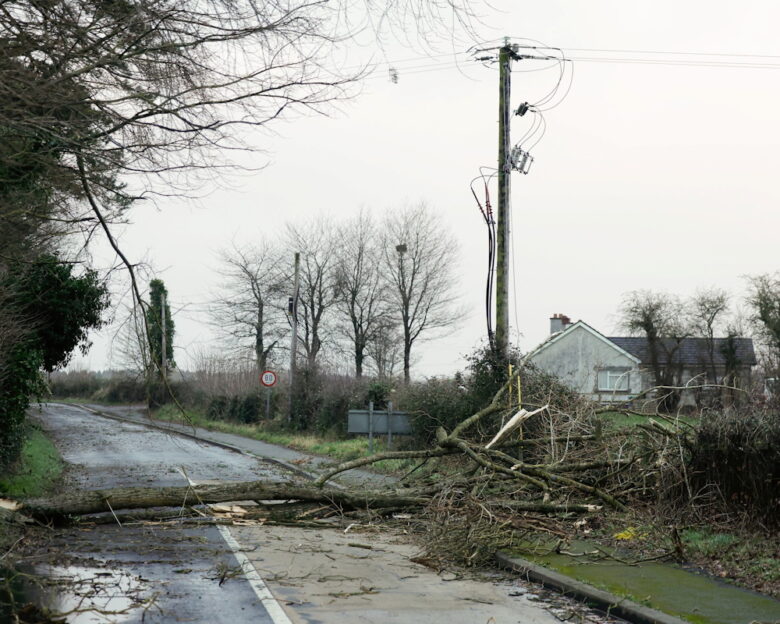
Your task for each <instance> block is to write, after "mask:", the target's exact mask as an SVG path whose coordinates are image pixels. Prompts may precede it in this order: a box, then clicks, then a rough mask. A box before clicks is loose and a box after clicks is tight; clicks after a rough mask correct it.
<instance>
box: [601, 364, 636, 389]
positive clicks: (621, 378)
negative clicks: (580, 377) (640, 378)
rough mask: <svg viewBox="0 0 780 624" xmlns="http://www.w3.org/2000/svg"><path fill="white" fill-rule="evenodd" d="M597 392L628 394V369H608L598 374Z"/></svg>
mask: <svg viewBox="0 0 780 624" xmlns="http://www.w3.org/2000/svg"><path fill="white" fill-rule="evenodd" d="M598 375H599V379H598V381H599V383H598V386H599V392H628V390H629V387H630V386H629V383H628V382H629V379H628V377H629V372H628V369H626V368H622V369H618V368H610V369H603V370H600V371H599V372H598Z"/></svg>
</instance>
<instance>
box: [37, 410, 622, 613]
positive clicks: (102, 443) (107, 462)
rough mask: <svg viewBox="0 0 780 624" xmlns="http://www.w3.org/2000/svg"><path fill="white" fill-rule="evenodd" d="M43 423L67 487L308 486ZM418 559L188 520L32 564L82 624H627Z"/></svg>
mask: <svg viewBox="0 0 780 624" xmlns="http://www.w3.org/2000/svg"><path fill="white" fill-rule="evenodd" d="M34 418H35V419H36V420H37V421H38V422H39V423H40V424H41V426H42V427H44V429H45V430H46V431H47V432H48V434H49V435H50V436H51V437H52V439H53V440H54V442H55V444H56V445H57V446H58V448H59V449H60V451H61V453H62V455H63V458H64V459H65V461H66V462H68V464H69V465H70V466H69V468H68V469H67V471H66V479H65V483H64V486H63V487H65V488H86V489H102V488H107V487H118V486H126V485H147V486H149V485H154V486H167V485H183V484H186V483H187V479H189V480H191V481H194V482H199V483H204V482H209V481H231V480H235V481H243V480H249V479H257V478H260V479H273V480H292V479H295V478H296V477H294V476H293V475H291V474H290V473H289V472H287V471H285V470H284V469H282V468H280V467H279V466H277V465H275V464H273V463H268V462H265V461H261V460H258V459H256V458H253V457H250V456H247V455H245V454H242V453H238V452H233V451H230V450H227V449H224V448H219V447H215V446H213V445H209V444H203V443H201V442H199V441H195V440H191V439H188V438H183V437H181V436H178V435H175V434H172V433H168V432H161V431H158V430H155V429H151V428H149V427H145V426H142V425H140V424H137V423H134V422H117V421H116V420H111V419H107V418H103V417H100V416H96V415H94V414H91V413H89V412H86V411H85V410H83V409H80V408H79V407H76V406H64V405H48V406H44V407H43V408H42V411H41V412H39V413H38V414H36V415H34ZM171 513H172V514H173V515H174V516H175V515H176V511H175V510H174V511H172V512H171ZM212 520H213V519H212ZM239 524H241V523H239ZM415 552H416V549H415V547H414V546H412V545H410V543H409V541H408V539H407V538H405V536H404V535H403V533H402V532H397V531H396V532H394V531H391V530H389V529H385V528H383V527H379V526H373V525H371V524H369V525H366V526H359V525H357V526H351V527H349V528H348V530H346V531H345V530H343V529H342V528H333V529H329V528H327V529H302V528H297V527H280V526H264V525H263V524H262V522H247V523H243V525H239V526H235V525H234V526H230V528H228V526H224V525H223V526H214V525H206V524H198V522H197V519H195V520H194V521H193V519H192V518H189V519H183V518H179V519H177V520H175V521H174V522H170V521H168V522H133V523H125V524H123V525H121V526H120V525H118V524H116V523H112V524H101V525H93V524H80V525H79V526H77V527H70V528H66V529H58V530H49V531H46V532H45V533H44V534H43V535H42V536H40V537H39V543H38V544H36V545H35V546H34V547H29V546H28V547H27V551H26V553H25V555H26V559H27V561H28V562H29V563H30V564H31V565H32V567H33V569H34V571H35V572H36V573H39V574H46V575H47V579H46V580H45V582H44V583H43V585H42V587H41V588H40V589H39V591H38V598H39V604H43V605H46V606H48V607H49V608H51V609H53V610H54V611H56V612H58V613H61V614H66V617H67V621H68V622H69V623H70V624H80V623H85V622H89V623H92V622H116V623H124V622H127V623H135V622H144V623H145V622H151V623H154V624H156V623H158V622H160V623H161V622H194V623H203V624H206V623H209V624H211V623H219V622H229V623H230V624H243V623H245V622H246V623H249V622H251V623H252V624H266V623H270V624H289V623H291V622H292V623H296V624H297V623H301V624H303V623H306V624H353V623H362V622H365V623H367V624H390V623H396V622H404V623H407V622H409V623H414V622H425V623H430V624H439V623H441V624H472V623H482V622H484V623H486V624H487V623H492V624H514V623H529V624H555V623H557V622H559V621H561V619H572V618H574V619H575V620H577V621H580V622H593V623H597V624H603V623H605V622H609V621H614V620H609V619H607V618H604V617H603V616H600V615H598V614H595V613H593V612H590V611H588V610H587V609H583V608H582V607H581V606H578V605H576V604H575V603H572V602H571V601H567V600H565V599H562V598H560V597H555V596H550V595H549V594H546V593H545V592H544V591H540V590H539V589H534V588H533V587H529V586H528V585H527V584H525V583H524V582H522V581H520V580H519V579H512V578H509V577H504V578H503V580H501V581H500V582H490V581H485V580H479V579H464V578H460V577H459V576H458V575H457V574H456V575H455V577H456V578H454V577H453V576H452V574H449V575H448V574H440V573H437V572H436V571H433V570H431V569H430V568H427V567H425V566H423V565H420V564H418V563H414V562H413V561H411V559H412V558H413V556H414V554H415Z"/></svg>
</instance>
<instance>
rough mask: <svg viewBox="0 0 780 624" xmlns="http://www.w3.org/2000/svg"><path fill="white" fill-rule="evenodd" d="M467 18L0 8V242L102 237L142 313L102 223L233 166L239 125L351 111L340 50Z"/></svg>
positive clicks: (305, 10) (224, 8)
mask: <svg viewBox="0 0 780 624" xmlns="http://www.w3.org/2000/svg"><path fill="white" fill-rule="evenodd" d="M470 5H471V3H468V2H465V1H463V0H431V1H430V2H425V3H420V2H414V1H412V0H401V1H400V2H396V1H392V2H391V1H390V0H366V1H365V2H363V3H354V2H349V1H348V0H336V1H335V2H327V1H324V0H314V1H313V2H309V1H308V0H267V1H263V2H256V1H255V0H118V1H115V2H98V1H95V0H57V1H54V2H43V1H41V2H38V1H34V2H31V1H30V0H3V1H2V2H0V49H2V51H3V53H2V54H0V71H1V72H2V75H3V80H2V81H0V129H1V130H0V137H2V140H0V182H2V184H0V202H2V204H3V208H4V210H3V211H2V214H0V231H2V232H3V233H11V232H13V234H12V236H14V237H17V238H18V237H19V236H28V235H30V234H31V233H35V232H39V231H41V229H42V228H43V227H44V226H45V225H46V224H48V223H60V222H65V223H67V224H69V225H71V226H73V227H76V228H79V229H80V230H82V231H84V232H85V236H86V239H87V240H91V238H92V234H93V232H94V231H95V230H97V229H101V230H103V232H104V234H105V236H106V238H107V240H108V242H109V244H110V245H111V247H112V248H113V250H114V251H115V252H116V253H117V255H118V256H119V257H120V258H121V259H122V262H123V264H124V265H125V266H126V268H127V269H128V272H129V274H130V279H131V281H132V293H133V297H134V299H135V300H136V303H137V304H138V305H141V306H144V305H145V304H144V302H143V300H142V299H141V289H140V287H139V284H138V283H137V280H136V278H135V275H134V271H133V268H134V264H133V263H132V262H131V261H130V259H129V258H127V256H126V255H125V254H123V253H122V250H121V249H120V246H119V244H118V242H117V240H116V239H115V237H114V236H113V235H112V233H111V230H110V224H111V223H112V222H116V221H119V220H122V219H123V218H124V216H125V215H126V212H127V210H128V209H129V208H130V207H131V206H132V204H133V203H134V202H136V201H137V200H139V199H145V198H149V197H154V196H158V197H159V196H168V195H171V194H186V193H189V192H191V191H192V189H193V188H197V186H198V183H199V182H204V181H208V180H210V179H211V177H213V176H214V175H215V172H219V171H220V170H221V169H222V168H224V167H227V166H231V163H230V162H227V161H226V160H224V159H226V157H227V154H229V153H230V152H231V151H232V150H236V149H241V148H245V147H248V146H247V145H246V144H245V143H244V142H243V141H242V137H243V136H247V135H248V134H249V133H247V132H246V131H245V129H246V128H247V127H250V126H264V125H266V124H269V123H273V122H274V121H275V120H277V119H279V118H281V117H283V116H284V115H285V114H286V113H288V112H289V111H290V110H297V111H299V112H307V111H311V110H314V111H320V110H322V109H323V107H324V106H326V105H327V104H328V103H329V102H332V101H333V100H337V99H340V98H343V97H348V96H349V95H350V94H351V93H350V89H349V86H350V85H351V84H353V83H354V82H355V81H356V80H357V79H359V78H360V77H361V76H362V75H363V74H364V70H363V68H360V67H358V68H357V69H355V68H354V67H353V68H352V69H344V67H343V65H340V64H339V59H340V58H341V57H342V56H343V55H342V54H341V53H342V52H343V46H344V44H345V42H348V41H353V40H354V39H355V38H356V37H357V36H358V35H359V34H360V33H365V32H371V31H373V33H374V35H375V37H372V38H375V39H379V40H381V38H382V33H383V32H385V31H387V30H388V29H389V30H390V31H391V32H393V33H404V36H406V35H407V33H414V32H416V33H418V34H419V35H420V36H421V37H423V38H425V37H426V36H428V35H434V34H435V33H447V36H450V35H449V33H450V29H451V27H452V24H453V23H454V24H458V25H460V26H465V27H466V29H467V30H468V27H469V23H470V18H471V16H472V10H471V8H470ZM367 23H371V25H372V28H371V30H368V29H366V24H367ZM239 129H240V130H242V131H241V132H237V130H239ZM217 154H219V155H220V156H221V158H222V159H223V160H221V161H218V160H217V158H216V157H217ZM17 232H18V234H17ZM147 333H148V332H147Z"/></svg>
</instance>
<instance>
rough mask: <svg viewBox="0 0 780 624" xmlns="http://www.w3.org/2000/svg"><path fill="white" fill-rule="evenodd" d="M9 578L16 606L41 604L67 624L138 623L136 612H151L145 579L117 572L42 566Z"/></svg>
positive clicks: (78, 567) (100, 569) (97, 568)
mask: <svg viewBox="0 0 780 624" xmlns="http://www.w3.org/2000/svg"><path fill="white" fill-rule="evenodd" d="M9 578H12V583H11V585H12V590H13V597H14V602H15V603H16V604H17V605H23V604H26V603H33V604H36V605H40V606H41V607H43V608H45V609H47V610H48V611H49V613H50V614H51V615H52V617H54V618H55V619H57V618H66V619H67V622H68V624H94V623H97V622H100V623H102V624H105V623H106V622H112V623H116V624H120V623H121V622H127V621H130V620H133V621H138V618H139V615H140V613H139V611H138V609H144V610H145V609H150V610H154V604H153V600H150V599H149V598H148V597H146V596H145V590H146V589H147V585H146V583H145V582H144V579H142V578H140V577H138V576H135V575H132V574H129V573H128V572H125V571H123V570H120V569H111V568H108V567H105V568H104V567H88V566H80V565H69V566H41V567H36V568H34V569H33V570H32V571H31V572H30V574H16V575H14V576H12V577H9ZM0 615H3V616H5V615H6V614H5V613H3V612H2V611H0ZM7 615H9V616H10V613H9V614H7Z"/></svg>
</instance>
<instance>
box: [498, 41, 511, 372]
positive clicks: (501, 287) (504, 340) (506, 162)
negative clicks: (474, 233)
mask: <svg viewBox="0 0 780 624" xmlns="http://www.w3.org/2000/svg"><path fill="white" fill-rule="evenodd" d="M514 56H515V51H514V50H513V49H512V48H511V47H510V46H509V44H508V43H505V44H504V46H503V47H502V48H501V49H500V50H499V51H498V85H499V91H498V212H497V220H496V230H497V236H496V353H497V355H498V356H499V358H500V359H502V360H505V359H506V358H507V351H508V346H509V241H510V238H509V203H510V179H511V174H512V163H511V159H510V145H509V119H510V117H509V107H510V98H509V95H510V90H511V76H512V74H511V64H512V58H513V57H514Z"/></svg>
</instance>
